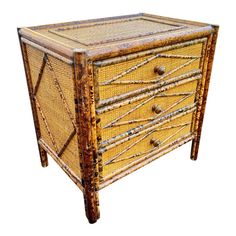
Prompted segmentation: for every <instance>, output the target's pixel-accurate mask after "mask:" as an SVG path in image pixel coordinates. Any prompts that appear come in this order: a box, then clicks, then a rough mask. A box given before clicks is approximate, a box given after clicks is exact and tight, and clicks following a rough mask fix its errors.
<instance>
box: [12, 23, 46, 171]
mask: <svg viewBox="0 0 236 236" xmlns="http://www.w3.org/2000/svg"><path fill="white" fill-rule="evenodd" d="M17 30H18V36H19V42H20V47H21V53H22V58H23V63H24V68H25V75H26V82H27V87H28V93H29V98H30V104H31V110H32V114H33V119H34V127H35V133H36V137H37V144H38V149H39V156H40V161H41V165H42V167H47V166H48V157H47V152H46V151H45V150H44V149H43V148H42V147H41V146H40V145H39V143H38V141H39V139H40V137H41V133H40V127H39V121H38V115H37V109H36V104H35V99H34V95H33V84H32V79H31V74H30V68H29V61H28V55H27V50H26V45H25V43H23V42H22V41H21V36H20V33H19V30H20V29H19V28H18V29H17Z"/></svg>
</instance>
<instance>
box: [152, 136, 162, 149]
mask: <svg viewBox="0 0 236 236" xmlns="http://www.w3.org/2000/svg"><path fill="white" fill-rule="evenodd" d="M150 144H152V145H153V146H154V147H158V146H160V144H161V142H160V141H159V140H156V139H154V138H151V140H150Z"/></svg>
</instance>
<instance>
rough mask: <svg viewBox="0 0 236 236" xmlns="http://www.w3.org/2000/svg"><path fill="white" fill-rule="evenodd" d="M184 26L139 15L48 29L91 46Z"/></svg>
mask: <svg viewBox="0 0 236 236" xmlns="http://www.w3.org/2000/svg"><path fill="white" fill-rule="evenodd" d="M184 27H185V26H181V25H177V24H173V23H172V24H169V23H168V24H167V23H161V22H158V21H157V20H151V19H145V18H143V17H142V18H141V17H140V18H134V19H126V20H124V19H119V20H116V21H114V20H113V21H107V22H99V23H95V24H90V25H81V24H75V25H72V26H68V27H58V28H56V29H52V30H49V31H50V32H51V33H54V34H56V35H59V36H61V37H64V38H67V39H70V40H72V41H75V42H78V43H81V44H84V45H86V46H93V45H97V44H105V43H110V42H115V41H120V40H127V39H134V38H137V37H141V36H149V35H153V34H157V33H164V32H167V31H173V30H176V29H178V28H184Z"/></svg>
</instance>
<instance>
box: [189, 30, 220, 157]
mask: <svg viewBox="0 0 236 236" xmlns="http://www.w3.org/2000/svg"><path fill="white" fill-rule="evenodd" d="M212 27H213V28H214V30H215V31H214V32H213V33H211V34H210V36H209V37H208V41H207V47H206V50H207V51H206V56H205V59H204V65H203V79H202V83H201V86H200V90H199V94H198V107H197V111H196V115H195V124H194V133H195V138H194V139H193V141H192V148H191V156H190V158H191V159H192V160H194V161H195V160H197V157H198V150H199V144H200V139H201V132H202V124H203V119H204V114H205V108H206V102H207V94H208V89H209V83H210V77H211V70H212V64H213V58H214V53H215V46H216V40H217V35H218V30H219V26H212Z"/></svg>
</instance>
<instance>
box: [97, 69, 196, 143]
mask: <svg viewBox="0 0 236 236" xmlns="http://www.w3.org/2000/svg"><path fill="white" fill-rule="evenodd" d="M200 78H201V74H199V75H197V76H194V77H190V78H187V79H184V80H181V81H177V82H175V83H172V84H170V85H167V86H163V87H161V88H160V89H157V90H154V91H151V92H149V93H146V94H140V95H139V96H136V97H134V98H132V99H130V100H125V101H123V102H120V103H115V104H112V105H110V106H106V107H104V108H101V109H97V114H98V115H99V118H100V124H101V138H102V141H101V143H100V145H101V147H102V146H106V145H107V144H110V143H112V142H114V141H116V140H118V139H120V138H123V137H125V135H126V136H127V135H128V133H129V130H131V129H134V128H135V127H137V126H144V128H145V127H146V126H148V125H149V123H150V122H152V121H154V120H156V119H160V118H161V117H162V116H164V115H165V114H169V113H171V112H173V111H176V110H178V109H180V108H183V107H185V106H188V105H191V104H193V103H194V102H195V93H196V87H197V84H198V81H199V79H200ZM125 103H126V104H125Z"/></svg>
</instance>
